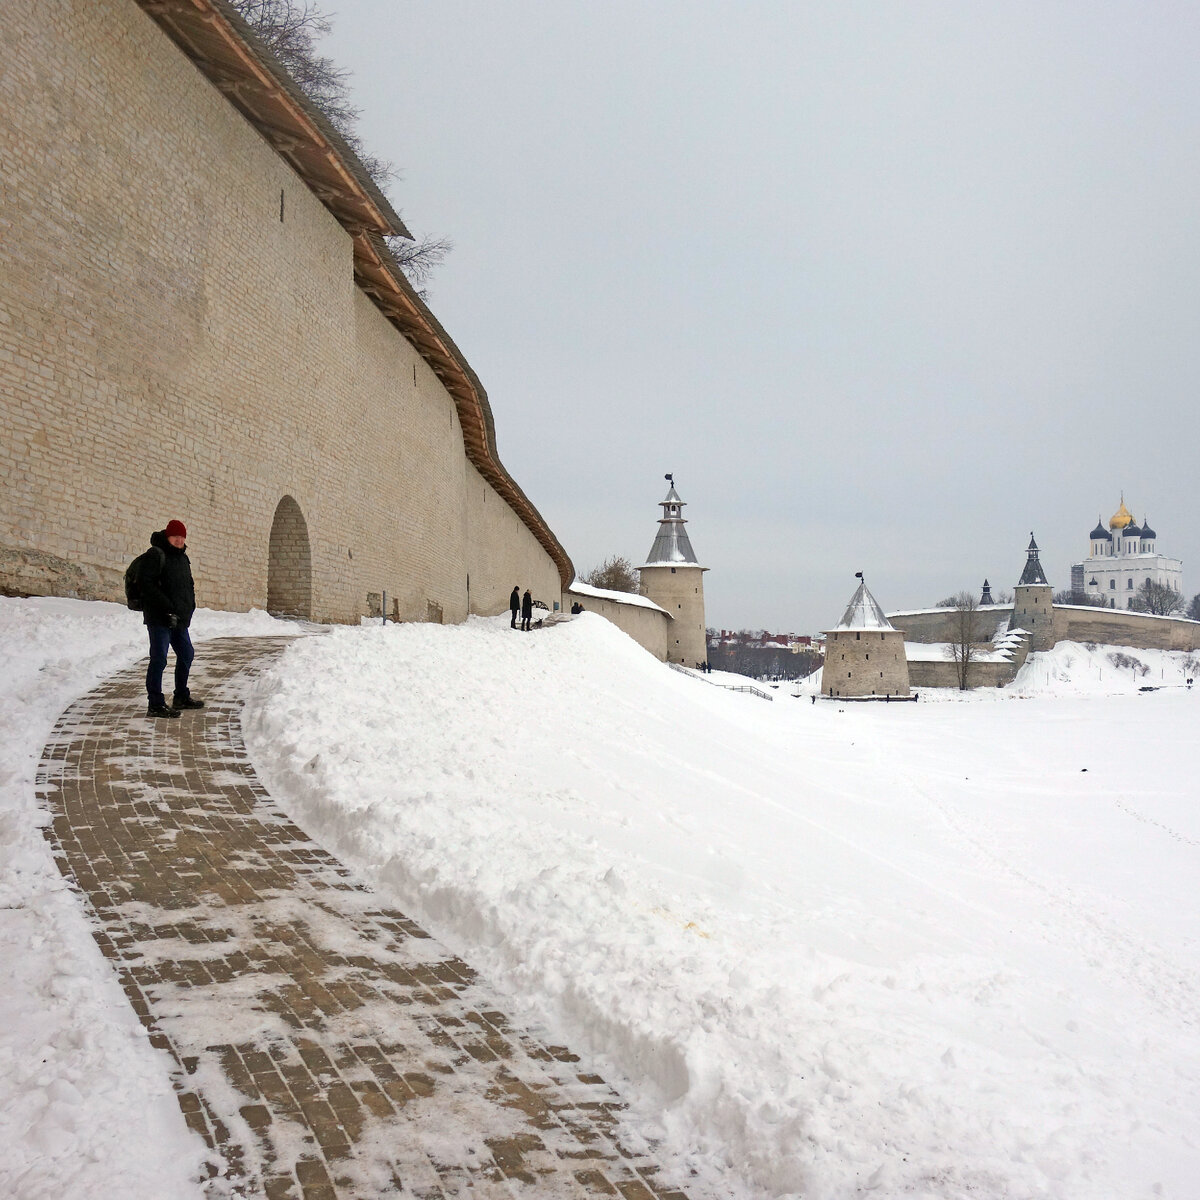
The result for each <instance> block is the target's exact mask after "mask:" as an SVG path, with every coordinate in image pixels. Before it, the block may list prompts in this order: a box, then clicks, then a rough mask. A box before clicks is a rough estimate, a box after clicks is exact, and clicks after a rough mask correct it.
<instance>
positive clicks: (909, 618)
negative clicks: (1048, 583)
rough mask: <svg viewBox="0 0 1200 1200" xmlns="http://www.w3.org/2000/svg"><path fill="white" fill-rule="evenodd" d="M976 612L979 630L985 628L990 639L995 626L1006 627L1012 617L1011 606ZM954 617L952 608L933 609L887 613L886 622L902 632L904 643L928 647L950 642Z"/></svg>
mask: <svg viewBox="0 0 1200 1200" xmlns="http://www.w3.org/2000/svg"><path fill="white" fill-rule="evenodd" d="M977 611H978V613H979V618H978V619H979V624H980V628H981V629H984V628H986V629H987V636H988V637H989V638H990V637H991V636H992V634H993V632H995V629H996V626H997V625H1000V624H1002V623H1003V624H1004V625H1005V626H1007V624H1008V619H1009V617H1010V616H1011V615H1012V605H1011V604H995V605H989V606H988V607H987V608H981V609H978V610H977ZM955 616H956V614H955V610H954V609H952V608H933V609H929V610H928V611H924V612H914V613H888V620H889V621H891V623H892V624H893V625H894V626H895V627H896V628H897V629H902V630H903V631H904V640H905V641H906V642H921V643H924V644H926V645H929V644H931V643H933V642H948V641H950V639H951V637H952V634H951V632H950V630H951V626H952V622H953V620H954V617H955Z"/></svg>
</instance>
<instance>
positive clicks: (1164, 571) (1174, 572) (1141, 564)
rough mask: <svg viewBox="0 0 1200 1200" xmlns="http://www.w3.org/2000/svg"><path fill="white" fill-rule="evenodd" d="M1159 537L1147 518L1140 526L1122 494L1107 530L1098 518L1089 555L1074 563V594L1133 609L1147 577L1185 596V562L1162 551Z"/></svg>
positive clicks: (1107, 606)
mask: <svg viewBox="0 0 1200 1200" xmlns="http://www.w3.org/2000/svg"><path fill="white" fill-rule="evenodd" d="M1157 537H1158V534H1156V533H1155V532H1154V530H1153V529H1151V528H1150V525H1149V523H1148V522H1147V521H1146V520H1145V519H1144V518H1143V520H1142V523H1141V524H1140V525H1138V524H1137V522H1136V521H1134V519H1133V514H1132V513H1131V512H1130V511H1129V510H1128V509H1127V508H1126V507H1125V497H1124V496H1122V497H1121V507H1120V508H1118V509H1117V511H1116V512H1115V513H1113V515H1112V517H1111V518H1110V519H1109V522H1108V528H1107V529H1105V528H1104V526H1103V524H1102V523H1101V522H1100V520H1099V519H1097V521H1096V528H1095V529H1093V530H1092V532H1091V534H1090V535H1089V538H1090V545H1091V549H1090V551H1089V552H1088V556H1087V558H1085V559H1084V560H1083V562H1081V563H1074V564H1072V566H1071V594H1072V596H1073V597H1076V598H1078V597H1086V598H1087V599H1088V600H1089V601H1090V602H1092V603H1096V602H1098V601H1100V600H1103V601H1104V607H1106V608H1132V607H1133V601H1134V597H1135V596H1136V595H1137V591H1138V588H1140V587H1141V586H1142V584H1143V583H1144V582H1145V581H1146V580H1147V579H1153V580H1154V582H1155V583H1161V584H1165V585H1166V586H1167V587H1169V588H1173V589H1174V590H1175V591H1176V592H1179V593H1180V595H1182V594H1183V563H1182V562H1181V561H1180V560H1179V559H1178V558H1167V557H1166V556H1165V555H1162V554H1159V553H1158V551H1157V549H1156V548H1155V545H1154V542H1155V539H1156V538H1157Z"/></svg>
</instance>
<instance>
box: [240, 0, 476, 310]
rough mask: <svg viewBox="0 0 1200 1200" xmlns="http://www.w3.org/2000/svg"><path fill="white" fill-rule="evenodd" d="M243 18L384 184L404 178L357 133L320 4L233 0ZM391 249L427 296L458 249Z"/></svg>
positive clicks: (419, 244)
mask: <svg viewBox="0 0 1200 1200" xmlns="http://www.w3.org/2000/svg"><path fill="white" fill-rule="evenodd" d="M230 2H231V3H232V4H233V7H234V8H236V9H237V11H238V13H239V14H241V17H242V19H243V20H244V21H245V22H246V24H247V25H249V26H250V28H251V29H253V30H254V32H255V33H256V34H257V35H258V36H259V38H260V39H261V40H262V42H263V44H264V45H265V46H266V47H267V49H268V50H270V51H271V53H272V54H274V55H275V57H276V58H277V59H278V60H279V61H280V63H281V64H282V65H283V66H284V67H285V68H286V70H287V72H288V74H289V75H291V77H292V78H293V79H294V80H295V81H296V83H297V84H298V85H299V87H300V89H301V91H303V92H304V94H305V95H306V96H307V97H308V98H309V100H311V101H312V102H313V104H314V105H315V106H316V107H317V108H318V109H319V110H320V111H321V112H322V113H323V114H324V115H325V116H326V117H327V118H328V119H329V121H330V123H331V124H332V125H333V127H334V128H335V129H336V130H337V131H338V133H340V134H341V135H342V137H343V138H344V139H345V142H346V144H347V145H348V146H349V147H350V149H351V150H353V151H354V153H355V154H356V155H357V156H358V160H359V162H361V163H362V165H363V168H364V169H365V170H366V172H367V173H368V174H369V175H370V176H371V178H372V179H373V180H374V181H375V182H376V183H377V184H378V185H379V187H380V189H381V190H386V188H387V185H388V184H389V183H392V182H394V181H396V180H397V179H399V177H400V172H399V170H398V169H397V168H396V166H395V165H394V164H393V163H391V162H389V161H388V160H387V159H385V158H381V157H380V156H379V155H377V154H374V153H372V152H371V151H370V150H368V149H367V147H366V145H365V144H364V143H363V140H362V137H361V136H360V134H359V132H358V121H359V117H360V116H361V115H362V113H361V110H360V109H358V108H356V107H355V105H354V104H353V103H352V102H351V100H350V72H349V71H348V70H346V68H345V67H339V66H338V65H337V63H335V62H334V61H333V59H332V58H330V57H329V56H328V55H325V54H322V53H321V52H320V51H319V50H318V48H317V43H318V42H319V40H320V39H321V38H323V37H324V36H325V35H326V34H328V33H329V31H330V28H331V24H330V18H329V17H328V16H327V15H326V14H325V13H324V12H323V11H322V10H321V8H320V6H319V5H318V4H317V3H316V0H230ZM387 242H388V247H389V249H390V250H391V252H392V255H393V257H394V258H395V259H396V262H397V263H398V264H399V266H400V269H401V270H402V271H403V272H404V274H405V275H406V276H407V277H408V280H409V282H410V283H411V284H412V285H413V287H414V288H416V290H417V294H418V295H419V296H420V297H421V298H422V299H425V298H426V287H427V285H428V283H429V280H430V277H431V276H432V274H433V272H434V270H436V268H437V267H439V266H440V265H441V263H442V262H443V260H444V259H445V257H446V255H447V254H449V253H450V251H451V250H452V249H453V243H452V242H451V241H450V240H449V238H445V237H436V236H429V237H424V238H418V239H416V240H413V241H410V240H409V239H407V238H401V237H389V238H388V239H387Z"/></svg>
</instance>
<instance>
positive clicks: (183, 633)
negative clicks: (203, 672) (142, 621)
mask: <svg viewBox="0 0 1200 1200" xmlns="http://www.w3.org/2000/svg"><path fill="white" fill-rule="evenodd" d="M146 632H147V633H148V634H149V635H150V665H149V666H148V667H147V668H146V697H147V699H148V700H149V702H150V703H151V704H166V702H167V700H166V697H165V696H164V695H163V690H162V677H163V671H164V669H165V668H166V665H167V647H168V646H170V648H171V649H172V650H174V651H175V698H176V699H177V700H182V699H184V698H185V697H186V696H188V695H189V693H188V672H189V671H190V670H191V669H192V659H193V658H195V657H196V652H195V650H193V649H192V639H191V638H190V637H189V636H188V631H187V630H186V629H170V628H168V627H167V626H166V625H147V626H146Z"/></svg>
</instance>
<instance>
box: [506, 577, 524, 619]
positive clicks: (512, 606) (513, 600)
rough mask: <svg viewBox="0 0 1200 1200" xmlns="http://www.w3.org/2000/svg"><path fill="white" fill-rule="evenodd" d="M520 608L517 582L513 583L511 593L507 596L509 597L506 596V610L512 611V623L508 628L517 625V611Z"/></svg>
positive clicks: (519, 591)
mask: <svg viewBox="0 0 1200 1200" xmlns="http://www.w3.org/2000/svg"><path fill="white" fill-rule="evenodd" d="M520 608H521V585H520V584H519V583H514V584H513V590H512V595H511V596H509V598H508V610H509V612H511V613H512V623H511V625H510V628H512V629H516V627H517V613H518V611H519V610H520Z"/></svg>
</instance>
